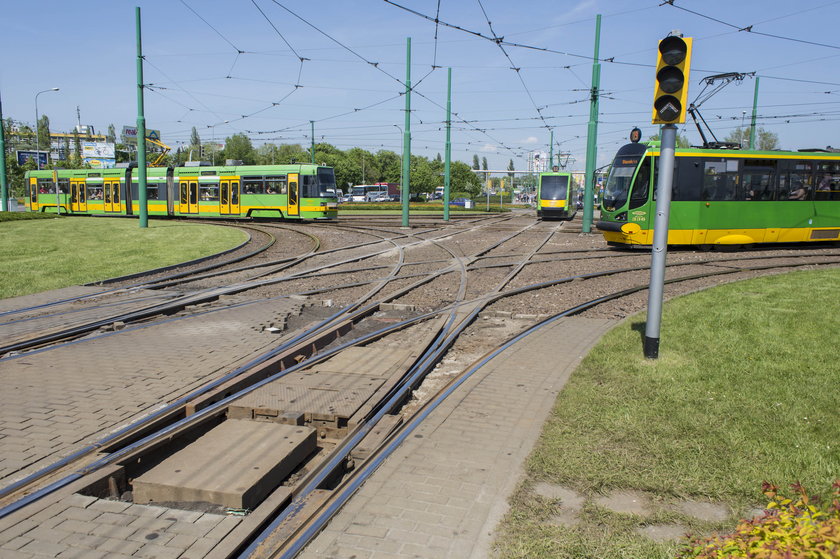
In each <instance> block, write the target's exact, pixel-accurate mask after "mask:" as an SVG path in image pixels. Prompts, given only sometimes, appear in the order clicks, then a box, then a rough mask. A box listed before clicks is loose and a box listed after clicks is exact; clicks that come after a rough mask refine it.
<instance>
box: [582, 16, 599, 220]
mask: <svg viewBox="0 0 840 559" xmlns="http://www.w3.org/2000/svg"><path fill="white" fill-rule="evenodd" d="M600 46H601V14H598V15H597V16H596V18H595V56H594V60H593V63H592V97H591V101H590V103H589V130H588V134H587V139H586V185H585V187H584V191H583V227H582V229H581V230H582V231H583V232H584V233H589V232H590V231H591V230H592V216H593V214H594V211H595V208H593V196H592V193H593V190H594V186H595V185H594V183H595V161H596V160H597V159H598V95H599V88H600V87H601V64H600V63H599V62H598V54H599V50H600Z"/></svg>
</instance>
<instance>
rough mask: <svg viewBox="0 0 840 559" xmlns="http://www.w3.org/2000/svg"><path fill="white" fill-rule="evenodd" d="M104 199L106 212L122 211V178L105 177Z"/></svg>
mask: <svg viewBox="0 0 840 559" xmlns="http://www.w3.org/2000/svg"><path fill="white" fill-rule="evenodd" d="M103 190H104V193H103V199H104V200H105V211H106V212H119V211H122V204H121V203H120V179H105V180H104V181H103Z"/></svg>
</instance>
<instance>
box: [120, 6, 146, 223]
mask: <svg viewBox="0 0 840 559" xmlns="http://www.w3.org/2000/svg"><path fill="white" fill-rule="evenodd" d="M134 13H135V16H136V20H137V189H138V190H139V191H140V196H139V198H140V228H141V229H144V228H146V227H148V226H149V213H148V208H147V205H148V204H147V198H146V116H145V114H144V113H143V43H142V41H141V35H140V6H137V7H135V8H134ZM125 191H126V194H128V193H129V192H131V184H130V183H127V184H126V185H125ZM126 198H128V199H127V200H126V203H127V204H131V203H132V197H131V196H126Z"/></svg>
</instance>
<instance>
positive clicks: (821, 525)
mask: <svg viewBox="0 0 840 559" xmlns="http://www.w3.org/2000/svg"><path fill="white" fill-rule="evenodd" d="M791 488H792V489H793V491H794V492H795V493H796V494H797V496H796V499H795V500H794V499H788V498H785V497H784V496H782V495H780V494H779V493H778V487H776V486H775V485H773V484H770V483H767V482H765V483H764V486H763V491H764V494H765V495H766V496H767V497H768V498H769V499H770V503H769V504H768V505H767V510H765V512H764V514H763V515H762V516H759V517H756V518H754V519H752V520H742V521H741V522H740V523H739V524H738V527H737V528H736V529H735V532H734V533H732V534H729V535H726V536H720V535H713V536H711V537H709V538H706V539H697V540H694V541H693V542H691V543H689V544H686V546H685V548H684V549H683V551H682V553H681V554H680V555H679V556H678V557H681V558H689V557H692V558H703V559H707V558H724V557H754V558H756V559H793V558H797V559H828V558H832V557H840V481H835V482H834V485H833V486H832V490H833V499H832V501H831V502H830V503H826V504H823V503H821V501H820V499H819V498H813V499H812V498H809V497H808V494H807V492H806V491H805V488H803V487H802V486H801V485H800V484H798V483H795V484H793V485H791Z"/></svg>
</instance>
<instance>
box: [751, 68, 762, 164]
mask: <svg viewBox="0 0 840 559" xmlns="http://www.w3.org/2000/svg"><path fill="white" fill-rule="evenodd" d="M759 79H760V78H759V77H758V76H756V77H755V94H754V95H753V112H752V121H751V123H750V149H755V114H756V111H757V110H758V81H759Z"/></svg>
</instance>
